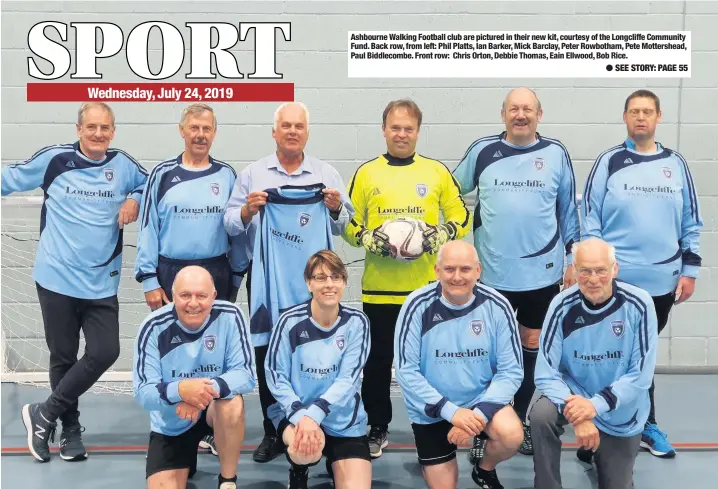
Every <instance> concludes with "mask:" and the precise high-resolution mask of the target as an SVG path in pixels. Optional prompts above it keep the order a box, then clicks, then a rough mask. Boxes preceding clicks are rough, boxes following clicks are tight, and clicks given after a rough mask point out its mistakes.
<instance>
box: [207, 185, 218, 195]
mask: <svg viewBox="0 0 718 489" xmlns="http://www.w3.org/2000/svg"><path fill="white" fill-rule="evenodd" d="M209 187H210V188H211V189H212V193H213V194H214V195H219V184H218V183H210V184H209Z"/></svg>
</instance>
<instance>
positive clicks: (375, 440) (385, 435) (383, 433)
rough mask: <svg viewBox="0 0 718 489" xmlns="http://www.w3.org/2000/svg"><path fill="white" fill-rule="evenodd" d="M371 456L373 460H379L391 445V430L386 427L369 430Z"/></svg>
mask: <svg viewBox="0 0 718 489" xmlns="http://www.w3.org/2000/svg"><path fill="white" fill-rule="evenodd" d="M368 438H369V455H370V456H371V458H379V457H381V454H382V453H383V452H382V450H384V449H385V448H386V447H387V446H388V445H389V430H388V429H387V428H386V427H384V426H372V427H371V428H370V429H369V437H368Z"/></svg>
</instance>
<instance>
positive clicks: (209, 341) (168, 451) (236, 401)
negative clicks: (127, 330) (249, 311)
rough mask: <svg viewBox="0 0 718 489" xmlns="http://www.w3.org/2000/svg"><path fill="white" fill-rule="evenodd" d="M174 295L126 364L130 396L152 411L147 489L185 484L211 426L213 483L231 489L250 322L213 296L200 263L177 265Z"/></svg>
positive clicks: (250, 377)
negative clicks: (130, 367)
mask: <svg viewBox="0 0 718 489" xmlns="http://www.w3.org/2000/svg"><path fill="white" fill-rule="evenodd" d="M172 296H173V300H174V302H172V303H169V304H167V305H165V306H163V307H161V308H160V309H157V310H156V311H154V312H152V313H151V314H150V315H149V316H148V317H147V318H146V319H145V320H144V321H143V322H142V325H141V326H140V329H139V334H138V335H137V339H136V342H135V349H134V360H133V362H132V365H133V366H134V372H133V383H134V393H135V399H137V401H138V402H139V403H140V405H141V406H142V407H143V408H145V409H146V410H148V411H150V422H151V430H152V431H151V433H150V440H149V448H148V452H147V468H146V473H147V487H148V489H185V488H186V486H187V477H188V474H189V470H190V468H193V467H196V463H197V444H198V443H199V441H200V440H201V439H202V437H204V436H205V435H207V434H208V433H210V432H211V430H212V429H213V430H214V437H215V442H216V446H217V452H218V455H219V465H220V474H219V481H218V488H219V489H235V488H236V487H237V484H236V481H237V463H238V462H239V454H240V450H241V448H242V441H243V439H244V400H243V398H242V395H243V394H246V393H248V392H251V391H252V390H253V389H254V387H255V378H254V356H253V349H252V347H251V344H250V341H249V338H250V336H249V327H248V324H247V321H246V320H245V317H244V314H243V313H242V311H241V310H240V309H239V308H238V307H237V306H235V305H234V304H232V303H229V302H226V301H220V300H215V298H216V296H217V291H216V290H215V287H214V283H213V282H212V277H211V275H210V274H209V272H207V271H206V270H205V269H204V268H201V267H197V266H189V267H185V268H183V269H182V270H181V271H180V272H179V273H178V274H177V277H176V278H175V281H174V283H173V286H172ZM230 435H231V436H230Z"/></svg>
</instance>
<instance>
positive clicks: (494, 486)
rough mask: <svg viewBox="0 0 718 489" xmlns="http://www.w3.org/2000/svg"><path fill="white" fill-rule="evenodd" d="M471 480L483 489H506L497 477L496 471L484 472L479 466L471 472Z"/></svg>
mask: <svg viewBox="0 0 718 489" xmlns="http://www.w3.org/2000/svg"><path fill="white" fill-rule="evenodd" d="M471 478H472V479H474V482H476V485H478V486H479V487H480V488H481V489H504V486H502V485H501V482H499V478H498V476H497V475H496V469H494V470H484V469H482V468H480V467H479V466H478V465H477V466H475V467H474V470H472V471H471Z"/></svg>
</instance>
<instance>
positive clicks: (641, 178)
mask: <svg viewBox="0 0 718 489" xmlns="http://www.w3.org/2000/svg"><path fill="white" fill-rule="evenodd" d="M623 120H624V122H625V123H626V129H627V132H628V137H627V138H626V140H625V141H624V142H623V143H622V144H619V145H617V146H614V147H613V148H610V149H608V150H606V151H604V152H603V153H601V154H600V155H599V156H598V158H597V159H596V162H595V164H594V165H593V168H592V169H591V172H590V173H589V176H588V180H587V182H586V188H585V190H584V194H583V195H584V205H583V207H582V210H581V212H582V213H583V219H582V235H583V236H584V237H597V238H602V239H604V240H606V241H607V242H609V243H610V244H612V245H613V246H615V248H616V257H617V259H618V262H619V263H620V264H621V271H620V273H619V276H618V278H619V279H620V280H623V281H625V282H628V283H630V284H632V285H635V286H637V287H640V288H642V289H644V290H646V291H647V292H648V293H649V294H650V295H651V297H652V299H653V304H654V307H655V309H656V314H657V317H658V321H657V328H658V334H660V333H661V331H663V328H665V327H666V324H667V323H668V315H669V312H670V310H671V307H672V306H673V304H680V303H682V302H684V301H686V300H687V299H688V298H689V297H690V296H691V295H692V294H693V291H694V290H695V284H696V278H697V277H698V270H699V268H700V266H701V257H700V255H699V239H700V231H701V228H702V227H703V221H702V219H701V215H700V210H699V202H698V197H697V195H696V189H695V186H694V185H693V178H692V177H691V173H690V170H689V169H688V163H687V162H686V160H685V158H684V157H683V156H682V155H681V154H680V153H678V152H677V151H674V150H672V149H668V148H666V147H664V146H663V145H662V144H661V143H658V142H656V140H655V133H656V126H657V125H658V123H660V122H661V105H660V100H659V99H658V97H657V96H656V95H655V94H654V93H653V92H650V91H648V90H638V91H636V92H634V93H632V94H631V95H630V96H629V97H628V98H627V99H626V102H625V105H624V111H623ZM653 392H654V384H653V383H651V386H650V391H649V394H650V413H649V415H648V420H647V421H646V426H645V429H644V431H643V437H642V439H641V447H643V448H645V449H648V450H649V451H650V452H651V453H652V454H653V455H655V456H657V457H661V458H673V457H675V455H676V451H675V449H674V448H673V446H672V445H671V444H670V442H669V441H668V438H667V435H666V434H665V433H664V432H663V431H661V430H660V429H658V426H657V423H656V416H655V403H654V397H653ZM590 455H591V454H590V453H587V452H585V451H580V452H579V458H581V459H582V460H584V461H589V460H590Z"/></svg>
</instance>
